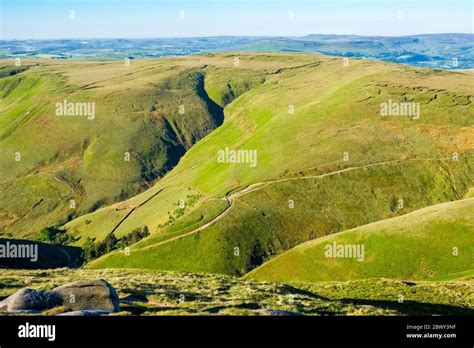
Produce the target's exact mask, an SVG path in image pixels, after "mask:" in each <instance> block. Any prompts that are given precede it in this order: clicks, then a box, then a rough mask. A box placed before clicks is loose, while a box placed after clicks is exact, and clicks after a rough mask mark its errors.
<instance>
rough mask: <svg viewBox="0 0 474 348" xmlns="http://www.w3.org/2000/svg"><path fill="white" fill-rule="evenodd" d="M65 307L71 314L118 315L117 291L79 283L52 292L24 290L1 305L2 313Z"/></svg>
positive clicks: (93, 283)
mask: <svg viewBox="0 0 474 348" xmlns="http://www.w3.org/2000/svg"><path fill="white" fill-rule="evenodd" d="M58 306H66V307H68V308H70V309H71V310H74V311H81V310H92V311H94V310H99V311H106V312H118V311H120V304H119V297H118V294H117V291H115V289H114V288H113V287H112V285H110V284H109V283H107V282H106V281H105V280H102V279H100V280H81V281H77V282H74V283H70V284H66V285H63V286H59V287H57V288H54V289H53V290H51V291H47V290H34V289H29V288H24V289H20V290H18V291H17V292H16V293H14V294H13V295H11V296H10V297H8V298H6V299H5V300H3V301H1V302H0V311H1V312H12V311H20V310H46V309H52V308H54V307H58Z"/></svg>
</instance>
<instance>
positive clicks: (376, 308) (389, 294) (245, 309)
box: [0, 269, 474, 315]
mask: <svg viewBox="0 0 474 348" xmlns="http://www.w3.org/2000/svg"><path fill="white" fill-rule="evenodd" d="M94 279H105V280H107V282H109V283H110V284H111V285H112V286H113V287H114V288H115V289H116V291H117V294H118V297H119V298H120V309H118V310H117V311H113V310H112V311H110V310H109V311H104V309H107V308H102V307H100V306H99V307H100V308H99V307H97V308H95V307H94V308H87V309H90V310H95V312H94V311H92V312H91V311H84V310H83V311H80V312H77V310H80V309H81V308H82V309H84V308H85V307H80V306H77V305H76V306H71V305H69V304H67V305H61V306H56V307H54V308H50V309H46V310H43V311H41V313H42V314H44V315H58V314H64V313H68V315H71V314H72V315H78V314H79V315H99V314H109V313H110V315H291V314H303V315H426V314H428V315H429V314H435V315H436V314H469V315H473V314H474V290H473V288H474V287H473V283H472V280H463V281H445V282H402V281H396V280H387V279H371V280H362V281H348V282H320V283H316V284H292V285H285V284H273V283H266V282H256V281H252V280H248V279H242V278H234V277H228V276H222V275H211V274H195V273H172V272H163V273H150V272H145V271H135V270H120V269H115V270H83V269H79V270H72V269H56V270H36V271H33V270H0V299H1V300H4V299H5V298H7V297H8V296H10V295H12V294H14V293H15V292H17V291H18V290H20V289H22V288H25V287H28V288H32V289H35V290H48V291H50V292H51V290H53V289H54V288H56V287H58V286H62V285H65V284H68V283H71V282H75V281H79V280H94ZM79 284H80V283H79ZM74 286H76V285H74ZM75 293H76V294H78V296H76V298H77V300H76V301H80V298H81V294H80V293H77V292H76V290H75ZM68 294H69V293H68ZM69 295H70V294H69ZM88 295H90V294H88ZM98 296H102V297H104V295H103V293H102V295H101V293H100V292H98ZM112 298H113V296H112ZM4 302H5V301H4ZM112 302H113V301H112ZM0 307H1V306H0ZM0 310H1V308H0ZM71 311H72V313H71ZM3 314H7V313H6V312H3ZM16 314H30V313H29V312H16ZM31 314H33V313H31Z"/></svg>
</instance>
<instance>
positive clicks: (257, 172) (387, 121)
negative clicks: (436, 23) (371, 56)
mask: <svg viewBox="0 0 474 348" xmlns="http://www.w3.org/2000/svg"><path fill="white" fill-rule="evenodd" d="M235 57H239V58H240V68H244V67H248V66H253V65H254V64H257V63H258V64H260V65H262V66H268V67H270V66H271V67H272V69H273V70H271V71H270V69H269V68H267V71H268V72H267V76H266V79H265V82H263V83H261V84H259V85H257V86H255V87H254V88H252V89H250V90H249V91H248V92H246V93H244V94H242V95H241V96H240V97H238V98H237V99H235V100H234V101H233V102H231V103H230V104H228V105H227V106H226V108H225V114H226V118H225V122H224V124H223V125H222V126H221V127H219V128H218V129H217V130H216V131H214V132H213V133H211V134H210V135H209V136H207V137H206V138H205V139H203V140H202V141H201V142H199V143H197V144H196V145H195V146H194V147H193V148H192V149H191V150H190V151H189V152H188V153H187V154H186V155H185V156H184V157H183V159H182V160H181V162H180V164H179V165H178V166H177V167H176V168H175V169H174V170H173V171H172V172H170V173H169V174H168V175H167V176H166V177H165V178H164V179H163V180H161V181H160V182H158V183H157V185H156V186H155V187H154V188H153V189H151V190H149V191H147V192H145V193H143V194H141V195H139V196H136V197H134V198H132V199H131V200H129V201H128V202H124V204H130V205H136V204H139V203H140V202H143V201H145V200H147V199H148V198H149V197H151V196H152V195H153V194H155V193H156V192H158V191H159V190H161V189H163V191H162V192H160V193H159V194H158V196H157V198H158V197H159V199H157V200H156V201H154V200H153V199H152V200H150V201H149V202H148V203H147V204H145V205H143V206H141V207H140V208H139V209H137V210H135V211H134V212H133V214H131V215H130V216H129V217H128V218H127V219H126V221H125V222H124V223H122V224H121V225H120V227H119V229H117V233H118V234H119V235H120V234H124V233H126V231H130V230H132V229H133V228H134V227H135V226H143V225H147V226H148V227H150V229H151V231H154V232H155V235H154V236H153V235H152V236H151V237H149V238H148V239H146V240H144V241H142V242H140V243H138V244H137V245H136V246H134V247H132V253H131V254H130V255H129V256H126V255H124V254H123V253H121V252H115V253H113V254H111V255H107V256H105V257H103V258H101V259H99V260H97V261H95V262H93V263H92V264H91V265H90V266H91V267H100V268H107V267H136V268H150V269H172V270H186V271H211V272H220V273H228V274H245V273H246V272H248V271H250V270H251V269H253V268H254V267H256V266H258V265H260V264H261V263H263V262H264V261H266V260H267V259H269V258H271V257H272V256H274V255H276V254H279V253H281V252H283V251H285V250H288V249H290V248H292V247H294V246H296V245H297V244H299V243H302V242H304V241H307V240H310V239H314V238H316V237H320V236H324V235H327V234H330V233H334V232H339V231H343V230H345V229H348V228H352V227H356V226H359V225H362V224H366V223H370V222H373V221H377V220H379V219H385V218H390V217H393V216H397V215H401V214H404V213H406V212H409V211H413V210H416V209H419V208H422V207H425V206H428V205H431V204H436V203H440V202H445V201H451V200H456V199H460V198H461V197H462V196H464V194H465V193H466V192H467V190H468V189H469V187H470V186H472V184H473V183H472V178H473V176H472V168H473V167H472V158H471V157H469V156H471V153H470V151H471V150H472V149H473V148H474V146H473V143H472V136H471V135H472V134H473V128H472V117H471V115H472V112H473V109H472V104H471V98H472V96H471V94H470V93H471V92H470V90H469V85H470V84H471V83H472V81H471V80H472V77H471V76H469V75H464V74H457V73H448V72H436V71H430V70H419V69H412V68H406V67H401V66H398V65H392V64H382V63H374V62H367V61H363V60H351V62H350V65H349V67H345V66H344V65H343V62H342V60H340V59H332V58H328V57H322V58H321V57H318V58H317V59H316V58H314V57H311V56H305V55H291V56H290V55H274V54H261V55H234V56H232V55H228V56H224V57H222V56H219V58H222V59H228V60H230V61H232V60H233V59H235ZM297 59H301V60H302V61H301V62H300V65H299V66H297V67H293V68H290V69H289V68H278V64H280V65H281V64H282V63H281V61H285V62H290V61H295V60H297ZM221 93H223V94H222V95H225V93H226V92H225V88H224V90H223V92H221ZM388 99H393V100H403V101H415V102H419V103H420V107H421V110H422V111H421V117H420V119H418V120H413V119H410V118H401V117H394V118H390V117H387V118H381V117H380V116H379V109H380V104H381V103H382V102H384V101H386V100H388ZM216 100H217V101H218V102H221V103H222V100H218V99H217V98H216ZM223 105H224V104H223ZM289 106H293V107H294V111H295V112H294V113H289ZM448 111H449V112H448ZM225 147H229V148H236V149H248V150H253V149H255V150H257V152H258V165H257V166H256V167H255V168H252V167H250V166H248V165H235V164H222V163H218V162H217V160H216V154H217V151H218V150H220V149H223V148H225ZM344 152H347V153H348V155H349V160H348V161H344V159H343V155H344ZM453 152H457V153H458V154H459V155H460V156H461V157H460V159H459V161H457V162H456V161H453V160H452V159H451V155H452V153H453ZM466 156H467V157H466ZM344 169H349V171H346V172H341V173H339V172H338V171H340V170H344ZM351 169H354V170H351ZM325 173H334V175H329V176H327V177H319V175H323V174H325ZM287 179H289V180H287ZM267 183H268V184H267ZM254 184H257V188H258V189H257V190H250V191H249V192H245V191H242V190H244V189H245V188H246V187H248V186H250V187H251V188H252V186H251V185H254ZM185 187H186V188H187V189H184V188H185ZM189 189H195V190H197V191H198V192H200V193H201V194H202V196H201V197H200V199H199V202H197V204H194V205H193V206H188V205H186V208H184V209H183V210H184V211H183V212H179V214H181V213H182V214H183V215H184V217H180V218H178V219H174V215H173V214H174V212H175V211H176V210H177V203H178V201H179V200H180V199H183V200H185V201H186V200H187V198H186V197H187V196H188V195H189V193H188V192H187V191H186V190H189ZM242 193H245V194H242ZM226 195H228V198H232V202H231V207H230V208H228V206H229V203H227V205H224V208H222V211H221V213H218V214H216V220H215V221H214V223H212V224H210V225H207V226H205V227H206V228H204V229H203V230H195V232H194V233H193V230H191V231H190V229H189V228H185V229H183V230H182V231H181V232H179V231H176V230H175V232H174V233H173V234H168V230H167V222H168V221H182V220H180V219H185V216H186V215H187V214H190V213H193V214H195V215H198V216H200V215H202V212H204V211H206V210H207V209H206V208H207V206H208V204H210V202H212V200H213V199H214V200H215V199H220V200H222V202H223V203H225V202H226V201H225V198H224V197H225V196H226ZM233 195H234V196H233ZM401 199H402V200H403V208H401V209H398V208H395V207H394V206H396V204H395V203H396V202H398V201H399V200H401ZM290 200H292V201H293V202H294V204H295V208H294V209H290V208H289V201H290ZM158 202H159V203H158ZM200 202H201V203H200ZM202 202H204V203H202ZM394 202H395V203H394ZM179 214H178V215H179ZM170 215H171V216H172V219H171V220H170ZM112 216H113V215H112V214H110V213H109V212H107V211H106V210H105V209H104V210H101V211H99V212H97V213H95V214H92V215H89V216H84V217H83V218H82V219H78V220H76V221H73V222H71V223H70V224H69V225H68V226H70V229H71V231H76V232H75V233H82V232H81V231H83V230H87V228H86V226H85V225H84V223H85V222H84V220H85V219H90V220H91V221H93V222H92V223H94V221H101V224H102V226H106V229H108V230H109V231H110V230H111V228H110V227H112V226H113V221H114V218H112ZM109 221H110V224H109ZM206 222H207V220H206ZM206 222H204V220H203V224H204V223H206ZM173 223H174V222H173ZM184 224H185V223H184ZM96 226H98V225H96ZM96 231H97V229H96ZM179 234H181V235H182V236H183V237H182V238H177V235H179ZM167 239H169V241H168V242H166V240H167ZM236 248H238V249H236ZM236 254H238V255H236ZM145 260H146V262H144V261H145Z"/></svg>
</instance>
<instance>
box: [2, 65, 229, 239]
mask: <svg viewBox="0 0 474 348" xmlns="http://www.w3.org/2000/svg"><path fill="white" fill-rule="evenodd" d="M24 64H25V68H26V67H28V62H26V63H24ZM104 65H105V66H104ZM25 68H21V69H20V68H19V69H16V70H15V69H13V68H11V67H8V66H7V67H4V68H2V72H0V76H1V78H0V96H1V99H0V110H1V112H2V117H1V118H0V143H1V146H0V158H1V161H0V163H1V164H0V178H1V181H0V190H1V192H2V195H1V199H0V206H1V208H0V229H1V230H0V231H1V232H3V233H8V234H10V235H13V236H17V237H25V236H30V237H31V236H33V235H34V233H35V232H36V231H38V230H39V229H40V228H41V227H45V226H47V225H50V224H55V223H58V222H62V223H64V222H66V221H68V220H70V219H72V218H73V217H76V216H79V215H82V214H84V213H87V212H90V211H94V210H96V209H97V208H99V207H101V206H103V205H107V204H111V203H113V202H116V201H120V200H123V199H125V198H127V197H130V196H133V195H134V194H136V193H139V192H141V191H143V190H145V189H146V188H148V187H149V186H150V185H152V184H153V183H154V182H155V180H156V179H157V178H160V177H162V176H163V175H164V174H165V173H166V172H167V171H169V170H170V169H171V168H172V167H174V166H175V165H176V164H177V163H178V161H179V159H180V157H181V156H182V155H183V154H184V153H185V152H186V151H187V150H188V149H189V148H190V147H191V146H192V145H193V144H194V143H195V142H196V141H198V140H199V139H201V138H202V137H203V136H204V135H206V134H207V133H209V132H210V131H212V130H213V129H214V128H216V127H217V126H219V125H220V124H221V123H222V121H223V113H222V109H221V107H219V106H218V105H217V104H215V103H214V102H213V101H212V100H211V99H210V98H209V97H208V96H207V93H206V91H205V89H204V72H203V70H202V69H201V68H200V67H199V66H195V67H189V68H188V67H179V66H175V65H174V64H163V63H157V62H155V63H152V62H147V63H136V64H132V65H131V66H130V67H126V66H124V64H123V63H111V64H102V63H78V62H74V63H73V62H63V63H61V64H60V63H50V62H41V63H40V64H37V65H35V66H32V65H31V66H29V69H27V70H26V71H22V69H23V70H24V69H25ZM7 69H10V70H8V71H7ZM170 69H172V71H170ZM3 72H4V73H3ZM10 75H13V76H10ZM63 100H67V101H68V102H81V103H83V102H87V103H94V104H95V109H96V115H95V117H94V118H93V119H88V118H87V117H84V116H73V117H66V116H64V117H60V116H56V105H55V104H56V103H57V102H62V101H63ZM181 105H182V106H183V110H182V113H181V109H180V106H181ZM126 153H128V154H129V155H128V156H129V158H128V159H126V156H127V155H126ZM71 200H74V201H75V207H73V208H71V204H70V201H71Z"/></svg>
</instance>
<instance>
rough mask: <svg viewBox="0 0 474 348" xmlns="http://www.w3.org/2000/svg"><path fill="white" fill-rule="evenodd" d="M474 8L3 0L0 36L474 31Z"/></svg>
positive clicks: (280, 0)
mask: <svg viewBox="0 0 474 348" xmlns="http://www.w3.org/2000/svg"><path fill="white" fill-rule="evenodd" d="M473 13H474V8H473V3H472V1H471V0H384V1H378V0H298V1H292V0H254V1H250V0H95V1H93V0H2V1H1V3H0V19H1V20H0V40H2V41H3V40H56V39H59V40H60V39H65V38H71V39H75V38H81V39H94V38H110V39H114V38H117V39H119V38H123V39H126V38H127V39H146V38H192V37H222V36H234V37H235V36H240V37H260V36H262V37H301V36H305V35H311V33H321V34H325V35H358V36H384V37H401V36H412V35H414V34H412V33H418V34H416V35H423V34H436V33H472V32H474V27H473V25H474V24H473V17H474V15H473ZM348 32H349V33H352V34H344V33H348ZM330 33H332V34H330Z"/></svg>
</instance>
